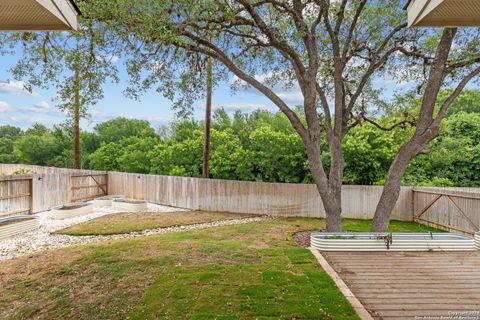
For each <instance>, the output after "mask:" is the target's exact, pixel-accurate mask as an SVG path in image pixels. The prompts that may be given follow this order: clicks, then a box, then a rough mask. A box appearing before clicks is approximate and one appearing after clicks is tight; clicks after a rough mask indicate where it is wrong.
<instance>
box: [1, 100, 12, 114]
mask: <svg viewBox="0 0 480 320" xmlns="http://www.w3.org/2000/svg"><path fill="white" fill-rule="evenodd" d="M11 110H12V109H11V108H10V105H9V104H8V103H7V102H5V101H0V113H5V112H9V111H11Z"/></svg>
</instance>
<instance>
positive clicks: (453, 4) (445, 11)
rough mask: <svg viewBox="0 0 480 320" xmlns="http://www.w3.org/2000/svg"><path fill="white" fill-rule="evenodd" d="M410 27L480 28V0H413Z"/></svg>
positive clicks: (410, 6) (409, 6)
mask: <svg viewBox="0 0 480 320" xmlns="http://www.w3.org/2000/svg"><path fill="white" fill-rule="evenodd" d="M407 10H408V25H409V26H410V27H478V26H480V0H411V1H410V3H409V5H408V8H407Z"/></svg>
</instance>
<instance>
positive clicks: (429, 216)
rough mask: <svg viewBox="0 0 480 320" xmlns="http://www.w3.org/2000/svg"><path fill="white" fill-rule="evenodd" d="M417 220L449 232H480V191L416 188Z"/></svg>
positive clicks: (415, 206) (414, 191) (414, 199)
mask: <svg viewBox="0 0 480 320" xmlns="http://www.w3.org/2000/svg"><path fill="white" fill-rule="evenodd" d="M412 192H413V203H414V208H413V211H414V219H415V220H416V221H418V222H420V223H423V224H427V225H430V226H433V227H437V228H440V229H444V230H447V231H459V232H464V233H469V234H473V233H475V232H477V231H479V230H480V188H424V187H421V188H420V187H415V188H413V189H412Z"/></svg>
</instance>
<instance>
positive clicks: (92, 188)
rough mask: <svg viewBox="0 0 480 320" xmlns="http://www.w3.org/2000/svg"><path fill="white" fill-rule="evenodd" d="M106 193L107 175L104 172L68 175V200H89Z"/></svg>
mask: <svg viewBox="0 0 480 320" xmlns="http://www.w3.org/2000/svg"><path fill="white" fill-rule="evenodd" d="M107 194H108V175H107V174H106V173H97V174H82V175H72V176H71V177H70V202H76V201H84V200H90V199H94V198H97V197H101V196H106V195H107Z"/></svg>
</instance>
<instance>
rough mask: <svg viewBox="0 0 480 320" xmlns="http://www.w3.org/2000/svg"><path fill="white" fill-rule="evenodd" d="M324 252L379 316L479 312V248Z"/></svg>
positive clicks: (328, 259)
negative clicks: (432, 250) (426, 250)
mask: <svg viewBox="0 0 480 320" xmlns="http://www.w3.org/2000/svg"><path fill="white" fill-rule="evenodd" d="M322 254H323V256H324V257H325V258H326V259H327V261H328V262H329V263H330V265H331V266H332V267H333V268H334V269H335V271H336V272H337V273H338V274H339V275H340V277H341V278H342V279H343V281H345V283H346V284H347V285H348V287H349V288H350V290H352V292H353V293H354V294H355V296H356V297H357V298H358V299H359V300H360V302H362V304H363V305H364V306H365V307H366V308H367V310H369V311H370V314H371V315H372V316H373V317H374V318H376V319H415V317H417V319H420V318H421V317H435V316H436V317H442V316H443V317H444V319H447V318H448V317H449V316H452V315H453V314H452V312H457V313H458V312H467V313H466V314H465V313H463V314H464V315H468V312H472V313H471V316H475V315H476V316H478V313H477V314H475V313H474V312H480V252H479V251H470V252H381V253H380V252H328V253H322ZM452 319H453V318H452ZM455 319H456V318H455ZM465 319H467V317H465Z"/></svg>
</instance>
